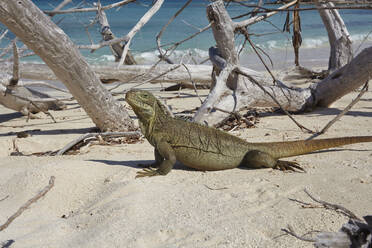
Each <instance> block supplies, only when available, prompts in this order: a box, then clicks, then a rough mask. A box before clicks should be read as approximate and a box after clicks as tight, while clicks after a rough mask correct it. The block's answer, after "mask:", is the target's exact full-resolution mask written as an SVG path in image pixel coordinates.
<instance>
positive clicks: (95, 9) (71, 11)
mask: <svg viewBox="0 0 372 248" xmlns="http://www.w3.org/2000/svg"><path fill="white" fill-rule="evenodd" d="M133 1H135V0H124V1H120V2H117V3H113V4H109V5H106V6H103V7H102V9H103V10H107V9H112V8H116V7H120V6H123V5H125V4H128V3H130V2H133ZM94 11H97V8H84V9H67V10H51V11H50V10H47V11H44V13H45V14H47V15H56V14H69V13H81V12H94Z"/></svg>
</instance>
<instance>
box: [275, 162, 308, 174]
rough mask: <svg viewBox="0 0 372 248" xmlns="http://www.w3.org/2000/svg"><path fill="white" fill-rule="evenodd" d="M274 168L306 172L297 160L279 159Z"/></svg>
mask: <svg viewBox="0 0 372 248" xmlns="http://www.w3.org/2000/svg"><path fill="white" fill-rule="evenodd" d="M274 169H278V170H282V171H293V172H299V171H300V172H306V170H305V169H303V168H301V166H300V165H299V164H298V163H297V162H293V161H283V160H278V161H277V163H276V165H275V167H274Z"/></svg>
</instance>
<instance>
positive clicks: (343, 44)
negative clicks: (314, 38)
mask: <svg viewBox="0 0 372 248" xmlns="http://www.w3.org/2000/svg"><path fill="white" fill-rule="evenodd" d="M315 3H316V5H317V6H318V7H319V10H318V11H319V14H320V17H321V18H322V20H323V24H324V26H325V28H326V30H327V33H328V39H329V45H330V49H331V51H330V56H329V63H328V71H329V73H332V72H333V71H335V70H337V69H340V68H341V67H342V66H344V65H346V64H347V63H349V62H350V61H351V59H352V58H353V50H352V47H351V44H352V42H351V39H350V34H349V32H348V30H347V28H346V25H345V23H344V21H343V20H342V18H341V16H340V14H339V12H338V10H337V9H333V8H332V7H334V6H335V5H334V4H333V3H332V2H321V1H319V0H316V1H315Z"/></svg>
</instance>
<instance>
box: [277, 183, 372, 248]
mask: <svg viewBox="0 0 372 248" xmlns="http://www.w3.org/2000/svg"><path fill="white" fill-rule="evenodd" d="M304 191H305V193H306V194H307V195H308V196H309V197H310V198H311V199H312V200H313V201H315V202H317V203H319V204H320V205H319V206H314V204H312V203H306V202H303V201H300V200H296V199H290V200H292V201H294V202H298V203H300V204H301V205H302V207H304V208H314V207H324V208H326V209H332V210H335V211H337V212H339V213H341V214H343V215H345V216H347V217H348V218H349V221H348V222H347V223H345V224H344V225H342V227H341V229H340V230H339V231H338V232H320V233H319V234H318V235H316V237H315V238H307V237H304V236H300V235H298V234H296V233H295V231H293V228H292V227H291V226H288V229H282V231H283V232H285V233H286V234H289V235H291V236H294V237H295V238H297V239H300V240H302V241H307V242H313V243H314V246H315V247H318V248H321V247H323V248H325V247H329V248H369V247H372V216H370V215H369V216H364V217H363V219H364V221H363V220H362V219H361V218H359V217H358V216H356V215H355V214H354V213H353V212H352V211H350V210H349V209H347V208H345V207H343V206H341V205H338V204H334V203H329V202H326V201H323V200H320V199H316V198H315V197H314V196H312V195H311V194H310V193H309V192H308V191H307V190H306V189H305V190H304Z"/></svg>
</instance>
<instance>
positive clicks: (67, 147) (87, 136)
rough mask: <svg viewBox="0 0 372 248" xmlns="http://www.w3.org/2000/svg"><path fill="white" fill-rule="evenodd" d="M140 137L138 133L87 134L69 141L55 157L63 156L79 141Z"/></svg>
mask: <svg viewBox="0 0 372 248" xmlns="http://www.w3.org/2000/svg"><path fill="white" fill-rule="evenodd" d="M140 135H141V133H140V132H136V131H134V132H107V133H87V134H84V135H82V136H80V137H79V138H77V139H75V140H73V141H71V142H70V143H68V144H67V145H66V146H64V147H63V148H62V149H61V150H59V151H58V152H57V154H56V155H57V156H60V155H63V154H64V153H65V152H67V151H68V150H70V149H71V148H72V147H73V146H74V145H76V144H78V143H80V142H81V141H83V140H85V139H87V138H91V137H97V136H103V137H139V136H140Z"/></svg>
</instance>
